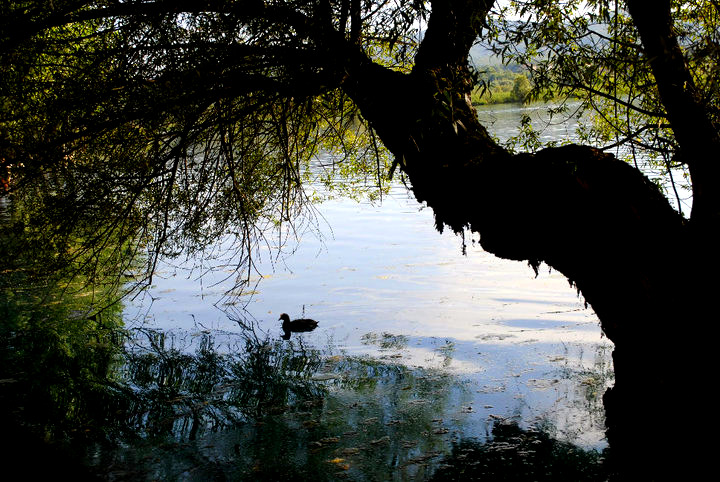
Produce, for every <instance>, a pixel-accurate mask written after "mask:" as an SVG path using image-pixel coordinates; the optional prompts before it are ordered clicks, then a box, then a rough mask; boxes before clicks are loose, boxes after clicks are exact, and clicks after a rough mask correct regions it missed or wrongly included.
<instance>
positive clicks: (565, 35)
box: [485, 0, 720, 204]
mask: <svg viewBox="0 0 720 482" xmlns="http://www.w3.org/2000/svg"><path fill="white" fill-rule="evenodd" d="M672 14H673V17H674V18H673V20H674V25H675V29H676V32H677V34H678V37H679V42H680V45H681V47H682V51H683V55H684V57H685V59H686V62H687V65H688V67H689V69H690V71H691V74H692V76H693V79H694V80H695V82H696V84H697V86H698V88H699V90H700V91H701V95H702V98H703V102H704V103H705V105H706V106H707V107H708V110H709V112H711V113H712V116H713V122H716V123H717V121H718V120H720V118H719V117H718V113H719V111H718V107H717V99H718V97H719V96H718V93H720V92H719V91H718V71H717V68H716V66H717V63H718V60H719V59H720V50H718V48H717V45H719V43H718V42H719V41H720V38H718V32H719V30H718V28H717V27H718V22H719V21H720V12H718V9H717V2H713V1H709V0H708V1H705V0H703V1H699V2H698V1H674V2H673V9H672ZM485 39H486V41H487V46H488V47H489V48H491V49H492V50H493V51H494V52H496V54H498V55H500V56H501V57H502V58H503V60H504V61H505V62H512V63H517V64H519V65H522V66H523V67H524V68H526V69H527V71H528V72H529V73H530V75H531V77H532V84H533V89H532V91H530V98H532V99H544V100H548V99H551V98H555V99H562V98H570V97H572V98H573V99H580V100H581V101H582V109H583V110H585V111H587V112H589V113H590V114H589V115H590V117H591V119H592V123H591V124H590V125H589V126H587V127H586V128H583V129H581V131H580V132H579V134H580V138H581V140H582V141H583V142H586V143H589V144H591V145H597V146H601V147H603V148H604V149H612V150H614V151H615V152H616V153H617V154H618V155H619V156H620V157H622V158H624V159H626V160H627V161H629V162H632V163H633V164H634V165H635V166H638V167H642V166H640V165H641V164H642V163H643V161H650V167H653V168H659V169H662V170H663V171H664V172H665V175H666V180H665V181H664V182H663V183H662V184H663V186H665V187H668V188H670V187H675V183H678V184H686V183H687V180H686V179H683V178H684V177H686V176H687V172H686V171H685V174H684V175H681V177H680V178H679V179H678V178H677V173H678V172H680V173H683V170H684V169H686V167H685V164H684V161H683V160H682V159H681V158H680V154H679V145H678V143H677V141H676V139H675V135H674V131H673V130H672V128H671V126H670V123H669V120H668V115H667V111H666V108H665V107H664V105H663V103H662V101H661V99H660V96H659V93H658V89H657V84H656V82H655V78H654V76H653V73H652V71H651V68H650V64H649V62H648V61H647V58H646V55H645V54H644V49H643V46H642V45H641V43H640V39H639V36H638V32H637V29H636V27H635V24H634V22H633V19H632V18H631V17H630V15H629V13H628V12H627V9H626V6H625V4H624V2H615V1H610V0H594V1H591V2H584V1H575V0H571V1H568V2H548V1H546V0H532V1H510V2H503V3H499V4H498V5H497V7H496V9H495V11H494V14H493V15H491V16H490V18H489V22H488V28H487V31H486V37H485ZM674 194H675V195H676V196H678V193H677V189H675V191H674ZM678 204H679V199H678Z"/></svg>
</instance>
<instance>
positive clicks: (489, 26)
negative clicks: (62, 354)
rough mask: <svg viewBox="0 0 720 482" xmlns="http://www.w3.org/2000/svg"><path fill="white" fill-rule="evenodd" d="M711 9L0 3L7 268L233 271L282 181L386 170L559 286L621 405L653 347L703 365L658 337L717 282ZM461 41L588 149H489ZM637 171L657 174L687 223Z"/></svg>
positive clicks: (682, 336) (701, 3)
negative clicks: (492, 61)
mask: <svg viewBox="0 0 720 482" xmlns="http://www.w3.org/2000/svg"><path fill="white" fill-rule="evenodd" d="M718 7H719V5H718V3H717V2H715V1H713V0H695V1H689V0H656V1H649V0H625V1H623V2H615V1H610V0H585V1H580V0H564V1H551V0H525V1H520V0H512V1H507V2H497V3H496V2H494V1H491V0H444V1H440V0H435V1H419V0H295V1H274V0H265V1H262V0H200V1H198V0H98V1H88V0H53V1H51V2H33V1H16V2H10V1H7V0H3V1H2V2H0V19H1V20H0V32H1V33H0V74H1V77H0V102H1V103H2V104H1V105H2V110H1V111H0V112H1V113H0V166H1V169H2V172H1V173H0V176H2V178H3V182H2V189H3V191H4V193H5V194H8V193H9V194H10V195H11V196H12V211H13V214H12V217H11V222H10V224H9V226H10V227H9V228H8V229H10V230H15V231H16V232H22V233H24V239H26V240H29V241H24V242H26V248H27V249H30V248H31V247H33V246H35V247H37V246H42V247H44V248H47V247H48V246H50V247H51V248H52V249H51V250H50V251H52V252H53V253H54V254H53V255H49V256H48V257H47V260H48V263H51V265H54V266H57V267H58V268H62V267H64V266H74V267H82V268H87V270H88V271H90V272H94V271H97V270H98V267H101V266H105V265H107V266H111V265H112V264H113V262H115V261H117V260H118V259H120V258H123V259H124V257H126V256H127V255H128V254H133V253H136V252H140V251H142V252H145V253H147V259H148V264H147V266H146V269H145V272H146V273H147V274H151V273H152V271H153V268H154V263H155V261H156V260H157V258H158V256H167V255H170V256H172V255H177V254H179V253H180V252H181V251H182V250H186V252H190V253H192V252H193V250H194V251H201V250H205V249H210V248H209V247H211V246H213V245H214V244H215V242H216V241H218V240H219V239H221V238H223V237H224V236H228V235H229V236H234V237H235V241H236V242H235V243H234V244H233V245H234V246H236V247H237V249H238V251H239V252H240V254H241V256H240V259H241V260H242V261H241V265H242V266H244V267H251V266H252V257H251V255H252V253H253V247H254V246H256V245H257V243H259V242H262V241H263V240H264V239H267V238H266V236H267V235H268V233H271V232H281V233H282V232H283V227H287V226H288V225H289V223H290V222H291V221H293V220H295V222H297V220H298V219H301V218H298V216H299V215H301V214H302V213H307V212H308V211H307V210H304V209H302V207H303V205H307V204H306V203H305V202H304V201H305V200H306V197H307V194H306V193H305V191H304V190H303V188H302V186H303V181H304V180H306V179H305V177H304V176H307V175H308V173H309V172H311V170H309V169H307V166H308V165H309V163H311V162H314V160H315V159H316V158H317V154H318V153H319V152H332V153H333V154H334V159H336V160H337V162H338V163H341V162H344V163H345V164H344V165H345V166H347V165H350V164H348V163H353V164H351V165H352V167H350V168H346V169H345V172H344V174H345V175H348V174H350V175H358V176H359V177H367V178H369V179H371V180H372V184H374V185H381V184H382V178H383V177H384V176H385V175H386V174H389V175H393V174H395V173H397V172H400V173H401V174H402V175H403V176H405V178H406V180H407V181H408V184H409V185H410V186H411V188H412V190H413V193H414V194H415V196H416V198H417V199H418V200H419V201H422V202H426V203H427V204H428V205H429V206H430V207H431V208H432V209H433V211H434V213H435V220H436V225H437V227H438V229H441V230H442V229H443V228H445V227H449V228H450V229H452V230H453V231H455V232H463V231H464V230H470V231H471V232H473V233H479V235H480V242H481V244H482V246H483V248H485V249H486V250H487V251H490V252H492V253H494V254H496V255H498V256H501V257H504V258H509V259H517V260H525V261H528V262H529V263H530V264H531V265H532V266H533V267H534V268H535V269H537V268H538V266H539V265H540V264H541V263H546V264H548V265H549V266H551V267H552V268H554V269H556V270H559V271H560V272H562V273H563V274H564V275H565V276H567V277H568V279H569V280H570V281H571V282H572V283H573V284H574V285H575V286H576V287H577V288H578V289H579V290H580V291H581V292H582V294H583V295H584V297H585V299H586V300H587V302H588V303H589V304H591V305H592V307H593V308H594V309H595V311H596V312H597V314H598V316H599V317H600V319H601V322H602V327H603V330H604V332H605V333H606V334H607V335H608V336H609V337H610V338H611V339H612V340H613V341H614V342H615V344H616V350H615V356H614V360H615V365H616V370H617V373H618V377H617V383H616V388H617V387H623V390H626V393H628V394H629V395H625V398H624V400H625V401H626V402H627V403H626V406H627V407H632V406H633V403H635V402H632V400H633V397H634V396H636V395H637V396H638V397H642V396H643V394H644V393H649V392H650V391H651V388H652V389H659V390H662V391H663V392H664V393H666V392H668V391H669V390H670V386H671V383H672V381H673V380H675V379H676V378H677V377H678V376H680V373H679V371H678V370H679V369H678V367H677V365H676V364H674V363H673V362H672V361H671V360H668V359H667V358H666V357H665V356H664V353H665V352H664V350H666V349H667V347H668V346H670V345H673V346H675V345H677V346H682V347H683V352H682V358H683V364H682V366H686V367H687V366H703V365H704V364H703V363H702V361H701V360H700V359H699V358H698V357H699V355H698V353H700V352H702V351H703V350H702V349H701V350H693V349H691V347H693V346H695V345H696V344H697V343H698V341H697V340H695V339H693V338H692V335H691V334H690V333H689V332H680V333H677V330H674V329H673V328H675V327H676V324H677V322H678V320H682V319H686V318H689V319H694V320H699V319H703V316H704V315H703V313H704V312H705V310H707V309H708V308H709V300H710V299H712V298H713V297H712V295H713V294H714V291H715V288H716V287H717V283H716V282H710V283H707V282H705V279H706V276H705V273H707V272H712V271H713V270H715V269H716V268H718V257H717V254H716V245H717V243H716V241H717V229H716V227H717V224H718V219H719V218H720V198H719V196H720V190H718V189H717V186H716V184H717V182H718V181H719V180H720V172H718V169H719V167H718V166H719V164H718V162H717V160H716V157H717V153H718V152H720V129H718V119H719V116H718V101H717V99H718V95H717V94H718V91H717V89H718V69H717V65H718V55H720V49H718V41H719V40H720V39H718V29H717V26H718V22H719V21H720V16H719V15H720V14H719V11H718V10H719V9H718ZM478 41H480V42H484V43H486V44H487V45H488V46H489V48H492V49H494V50H495V51H496V52H497V53H498V54H499V55H500V56H502V58H504V59H505V60H507V61H512V62H516V63H520V64H522V65H525V66H526V67H527V69H528V71H529V72H530V73H531V75H532V81H533V90H532V91H531V92H530V96H531V97H533V98H543V97H544V96H545V97H546V98H549V97H552V98H553V99H555V100H556V101H557V100H558V99H559V100H562V99H563V98H565V97H567V96H572V97H573V98H576V99H579V100H580V102H581V104H580V105H581V108H582V109H585V110H590V111H592V112H593V113H594V121H593V123H592V124H591V125H588V126H585V127H586V128H585V130H584V139H585V140H586V141H587V142H588V143H591V145H585V146H581V145H566V146H545V147H544V148H539V147H541V146H531V147H533V148H532V149H530V150H528V152H515V151H514V150H511V149H509V148H508V147H507V146H503V145H500V144H499V143H498V142H497V140H495V139H494V138H493V137H492V136H491V135H490V134H489V133H488V131H487V129H486V128H485V127H484V126H483V125H481V123H480V122H479V120H478V117H477V113H476V112H475V110H474V108H473V107H472V105H471V97H470V96H471V93H472V91H473V90H474V89H475V88H476V87H477V84H478V79H479V78H480V77H479V73H478V72H477V71H475V70H474V69H473V68H472V67H471V65H470V64H469V62H468V54H469V51H470V48H471V47H472V46H473V45H474V44H475V43H476V42H478ZM518 90H520V86H519V87H518ZM557 112H558V113H559V112H562V109H558V110H557ZM620 147H622V148H623V150H618V148H620ZM615 154H617V155H619V156H620V157H625V158H627V159H628V160H630V161H631V162H630V163H627V162H625V161H623V160H619V159H618V158H617V157H616V155H615ZM640 158H643V159H646V160H648V159H649V160H650V161H652V162H656V163H658V165H660V166H661V167H662V168H663V169H664V170H665V172H666V173H667V174H668V176H670V175H671V174H672V175H673V176H676V175H677V174H680V177H681V178H682V182H685V183H687V185H688V186H689V188H690V189H691V190H692V211H691V213H690V215H689V216H688V217H685V216H684V215H682V214H681V213H679V212H678V211H677V210H676V209H675V208H674V207H673V206H672V205H671V203H670V202H669V201H668V197H667V196H666V194H664V193H663V192H661V190H660V189H659V188H658V186H656V185H655V184H653V183H652V182H650V181H649V180H648V179H647V178H646V177H645V176H644V175H643V173H642V172H641V170H640V169H639V168H640V167H642V164H641V163H640V162H635V161H636V160H637V159H640ZM376 180H377V182H376ZM676 181H678V178H676V177H672V178H670V181H669V182H668V183H667V184H666V185H667V186H672V185H673V183H675V182H676ZM668 192H670V193H672V187H671V188H670V190H669V191H668ZM278 228H279V231H274V230H276V229H278ZM107 247H114V248H115V249H114V251H112V252H113V253H115V255H114V256H108V255H107V254H103V255H100V253H107V252H108V250H107V249H105V248H107ZM679 280H682V281H679ZM708 339H710V338H708ZM704 343H709V342H707V341H706V342H704ZM706 348H707V347H706ZM647 359H653V360H657V363H658V366H657V367H655V369H654V370H653V371H652V373H649V374H646V373H645V372H644V367H645V365H644V361H645V360H647ZM620 367H622V368H620ZM628 380H633V381H634V382H639V383H634V384H633V382H629V381H628ZM657 387H660V388H657ZM617 393H620V392H618V391H617V390H615V394H616V395H617ZM631 413H633V410H632V409H631V408H628V409H627V410H626V411H625V412H622V413H620V412H613V414H612V416H611V417H610V418H612V419H613V420H618V419H623V420H626V421H629V420H630V419H631V415H630V414H631ZM651 429H652V427H649V426H645V425H642V426H641V427H640V430H651Z"/></svg>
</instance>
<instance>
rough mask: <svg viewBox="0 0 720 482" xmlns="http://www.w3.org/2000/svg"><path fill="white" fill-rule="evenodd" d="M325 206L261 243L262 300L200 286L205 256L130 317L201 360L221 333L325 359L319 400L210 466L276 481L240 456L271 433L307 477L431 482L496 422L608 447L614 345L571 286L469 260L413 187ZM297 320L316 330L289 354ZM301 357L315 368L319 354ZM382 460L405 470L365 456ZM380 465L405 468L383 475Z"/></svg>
mask: <svg viewBox="0 0 720 482" xmlns="http://www.w3.org/2000/svg"><path fill="white" fill-rule="evenodd" d="M521 112H522V110H521V109H519V108H517V107H509V108H503V107H501V108H497V107H495V108H493V110H492V111H481V112H480V117H481V119H483V120H485V121H486V122H487V123H488V124H490V127H491V129H493V131H494V132H495V134H496V135H498V137H507V136H509V135H512V134H513V129H514V127H515V125H516V123H515V122H516V119H517V117H518V116H519V114H520V113H521ZM525 112H528V111H527V109H526V110H525ZM538 113H539V112H538ZM553 129H554V130H553V132H551V133H549V134H548V135H552V136H562V135H564V134H565V133H567V132H568V129H572V125H571V126H569V127H568V126H567V125H557V126H553ZM318 189H319V188H318ZM317 211H318V217H317V218H316V220H317V221H316V222H315V223H312V224H310V225H309V229H306V230H304V231H302V232H301V235H300V236H299V238H300V239H297V240H295V239H292V240H291V241H290V242H288V243H286V244H285V245H284V248H283V251H284V252H285V253H286V254H284V255H282V256H280V257H277V248H278V246H264V247H262V249H261V250H260V252H259V253H258V258H257V273H256V274H255V275H254V276H253V278H252V279H251V284H250V287H251V288H252V289H249V290H245V291H244V292H238V291H237V290H234V285H235V277H234V275H233V272H232V268H231V267H230V266H228V267H227V268H226V269H220V270H210V271H208V272H207V273H206V274H205V276H202V277H200V276H199V273H200V272H201V271H202V270H199V269H197V268H196V269H190V267H191V265H192V261H191V262H189V263H185V264H177V263H174V264H172V265H171V264H163V265H162V266H161V268H160V270H159V271H158V273H157V275H156V277H155V281H154V285H153V286H152V287H151V288H150V289H149V290H147V291H146V292H145V293H143V295H142V296H140V297H138V298H136V299H135V300H134V301H133V303H132V304H129V305H128V306H127V307H126V309H125V313H124V318H125V320H126V324H127V325H128V326H129V327H131V328H134V329H138V330H148V329H153V330H161V331H164V332H167V333H171V334H173V336H174V337H176V338H174V339H176V340H181V339H182V340H185V342H184V343H180V342H177V347H180V348H181V350H185V351H188V352H192V350H194V349H196V348H197V343H196V342H197V340H199V339H201V338H202V336H203V334H205V335H207V334H208V333H209V334H212V336H213V337H214V340H215V341H214V343H216V345H217V347H218V348H219V349H222V350H225V351H232V350H240V348H238V347H237V344H235V345H233V343H235V342H234V341H233V340H236V339H242V337H246V338H247V337H248V336H249V335H248V333H251V335H252V338H253V339H254V340H269V343H271V344H272V346H273V347H274V348H273V350H275V351H273V353H280V352H281V351H282V350H290V352H292V353H294V355H292V357H297V356H298V355H297V354H298V353H302V354H305V353H307V352H311V353H314V354H316V355H317V363H316V364H315V365H312V366H313V367H314V368H313V369H311V370H309V371H307V373H305V375H306V379H309V380H311V381H312V382H314V383H316V384H317V385H318V386H321V387H322V389H323V390H324V391H323V393H324V395H323V396H322V400H323V401H322V402H321V403H320V404H319V406H309V407H308V410H307V412H304V411H302V410H300V409H291V410H289V409H287V408H284V409H283V410H280V412H281V413H282V414H281V415H277V416H274V417H272V418H271V419H272V422H268V420H267V419H264V418H263V419H262V420H261V422H262V423H261V424H260V425H256V426H251V425H244V426H243V427H244V428H243V427H240V428H238V429H237V430H230V431H227V430H226V431H221V432H219V433H216V434H214V435H207V437H210V438H212V440H213V442H212V443H211V442H208V440H209V438H208V439H204V440H205V442H204V443H208V444H211V445H213V446H215V447H219V446H224V447H225V448H224V449H219V448H218V449H217V450H216V452H214V455H213V456H214V457H220V458H222V456H224V457H227V458H229V459H233V460H235V461H236V463H240V464H241V465H243V464H245V465H246V468H247V467H251V468H252V467H255V468H256V469H257V470H258V471H260V473H264V472H262V470H266V468H267V467H268V466H269V465H272V463H271V462H270V460H269V459H268V457H269V456H268V455H267V454H266V455H264V456H263V455H261V454H256V458H251V459H252V460H251V459H249V458H242V457H239V456H238V455H237V451H238V450H240V451H241V452H242V451H244V450H248V451H252V450H257V449H256V448H254V447H256V446H263V447H264V446H265V445H263V444H265V443H266V441H267V440H268V439H272V440H276V442H277V443H278V444H280V445H283V446H284V447H285V448H284V449H283V450H287V451H289V453H286V454H285V456H286V458H287V459H288V462H287V463H288V464H290V465H292V466H293V467H295V469H294V470H296V469H297V470H300V469H298V467H309V466H310V465H312V464H314V463H318V464H320V466H322V467H325V469H327V467H328V466H331V467H332V468H333V470H335V469H337V470H338V471H339V472H338V473H345V474H346V475H349V476H350V477H351V478H358V479H362V478H363V477H369V479H368V480H372V477H375V476H377V477H380V478H381V479H382V478H389V479H404V478H408V477H409V478H415V477H417V478H420V479H423V478H428V477H430V476H431V475H432V473H433V472H434V471H435V470H436V469H438V468H439V467H442V466H443V463H441V462H440V459H442V458H443V457H445V458H447V457H450V453H451V452H452V450H453V448H454V447H455V448H457V447H458V444H460V443H465V442H468V441H471V442H472V441H475V442H478V443H484V442H487V441H488V440H492V439H493V433H494V430H496V429H497V427H498V426H499V424H507V423H512V424H516V425H517V427H519V429H521V430H535V429H542V430H544V431H545V432H546V433H549V434H551V435H552V436H553V437H554V438H555V439H557V440H559V441H562V442H570V443H572V444H574V445H576V446H579V447H580V448H583V449H588V450H598V451H599V450H602V449H603V448H604V447H605V446H606V443H605V439H604V418H603V416H604V415H603V409H602V402H601V397H602V394H603V392H604V391H605V388H606V387H607V386H609V385H611V384H612V368H611V367H612V364H611V358H610V353H611V350H612V345H611V343H610V342H609V341H608V340H607V339H606V338H604V337H603V335H602V333H601V330H600V327H599V322H598V320H597V318H596V316H595V315H594V313H593V312H592V311H591V310H590V309H588V308H586V307H585V305H584V303H583V300H582V299H581V298H579V297H578V294H577V293H576V291H575V290H574V289H573V288H572V287H571V286H569V284H568V282H567V281H566V280H565V278H564V277H563V276H561V275H560V274H558V273H554V272H551V271H550V270H549V269H547V268H541V270H540V273H539V274H538V275H537V276H536V275H535V273H534V272H533V270H532V269H531V268H530V267H528V266H527V265H526V264H524V263H519V262H511V261H505V260H501V259H498V258H495V257H494V256H492V255H489V254H488V253H485V252H483V251H482V249H481V248H479V246H478V244H477V243H476V242H475V241H476V240H474V239H472V238H471V237H470V236H469V235H468V237H467V238H466V239H465V243H466V244H467V250H466V254H465V255H464V254H463V253H462V239H461V238H459V237H457V236H455V235H453V234H451V233H445V234H442V235H440V234H438V233H437V232H436V231H435V230H434V228H433V219H432V213H431V211H430V210H429V209H425V208H424V207H423V206H422V205H420V204H418V203H417V202H416V201H415V200H414V199H412V198H411V197H410V196H409V195H408V193H407V191H406V189H405V188H404V187H403V186H402V185H401V184H399V183H397V184H394V185H393V186H392V188H391V191H390V193H389V195H388V196H385V197H384V198H383V200H382V203H375V204H373V203H369V202H355V201H352V200H348V199H333V200H329V201H326V202H324V203H322V204H320V205H318V206H317ZM276 241H277V240H274V242H276ZM283 312H287V313H289V314H290V317H291V318H296V317H301V316H305V317H311V318H314V319H316V320H318V321H319V322H320V324H319V327H318V328H317V329H316V330H315V331H313V332H310V333H303V334H293V336H292V338H291V340H290V341H289V342H282V340H280V335H281V334H282V331H281V329H280V322H279V321H278V318H279V316H280V314H281V313H283ZM143 333H144V331H143ZM173 343H176V342H173ZM283 343H285V344H284V345H283ZM231 346H232V347H234V348H232V349H231V348H230V347H231ZM268 346H270V345H268ZM313 356H315V355H313ZM292 357H291V358H292ZM303 357H304V358H302V359H303V360H305V362H304V363H305V365H303V366H309V365H308V364H307V360H309V359H314V358H313V357H306V356H305V355H303ZM278 359H280V358H278ZM298 400H300V399H298ZM283 403H284V404H286V405H287V406H296V407H297V406H298V405H297V404H295V405H293V403H294V402H293V403H289V402H283ZM297 403H299V404H302V403H310V402H308V401H307V400H305V401H304V402H302V401H297ZM283 406H285V405H283ZM298 414H300V415H298ZM303 414H305V415H303ZM409 420H414V422H415V423H410V422H409ZM418 420H421V421H422V423H420V422H418ZM257 421H258V420H256V422H257ZM310 422H312V423H310ZM276 425H277V426H276ZM278 427H280V428H278ZM318 427H321V428H322V430H323V431H324V436H321V434H319V433H315V432H313V431H317V430H320V429H319V428H318ZM329 427H333V429H330V428H329ZM398 427H401V429H400V428H398ZM344 434H351V435H344ZM325 439H327V440H326V441H325V442H323V440H325ZM328 440H329V441H328ZM264 441H265V442H264ZM468 443H469V442H468ZM312 444H316V445H312ZM403 444H405V445H403ZM288 446H290V447H294V448H287V447H288ZM228 447H230V448H228ZM232 447H236V448H235V449H232ZM237 447H240V449H237ZM308 447H310V448H308ZM388 447H391V448H388ZM313 450H314V452H313ZM378 451H380V452H383V453H385V452H387V454H393V456H394V457H395V459H392V460H386V459H384V458H382V457H379V456H377V455H373V456H370V455H369V454H374V453H375V452H378ZM221 454H224V455H221ZM363 454H364V455H363ZM388 456H390V455H388ZM378 457H379V458H378ZM334 459H342V461H339V462H338V461H336V462H332V460H334ZM398 460H400V461H404V462H403V464H405V465H403V464H399V465H398ZM253 464H256V465H253ZM323 464H325V465H323ZM328 464H329V465H328ZM378 464H379V467H386V468H387V467H395V468H394V469H390V468H388V469H387V471H386V472H383V475H377V474H375V475H374V476H372V477H371V476H369V475H368V474H374V473H375V472H373V471H376V470H378ZM445 465H447V463H445ZM346 466H347V467H346ZM325 469H323V470H325ZM248 470H250V469H248ZM284 470H285V469H284ZM288 470H290V469H287V470H285V472H283V473H288ZM328 470H329V469H328ZM332 473H334V472H332ZM363 474H364V475H363ZM376 480H377V479H376Z"/></svg>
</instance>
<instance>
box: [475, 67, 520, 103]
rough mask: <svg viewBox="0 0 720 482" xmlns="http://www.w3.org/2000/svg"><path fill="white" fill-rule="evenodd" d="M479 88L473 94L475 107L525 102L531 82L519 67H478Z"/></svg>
mask: <svg viewBox="0 0 720 482" xmlns="http://www.w3.org/2000/svg"><path fill="white" fill-rule="evenodd" d="M475 69H476V70H477V71H478V86H477V87H476V88H475V89H474V90H473V92H472V103H473V105H487V104H504V103H509V102H519V103H522V102H524V101H525V99H526V97H527V95H528V93H529V92H530V90H531V84H530V80H529V79H528V77H527V74H526V73H525V71H524V70H523V69H522V68H521V67H520V66H519V65H486V66H477V67H475Z"/></svg>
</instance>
